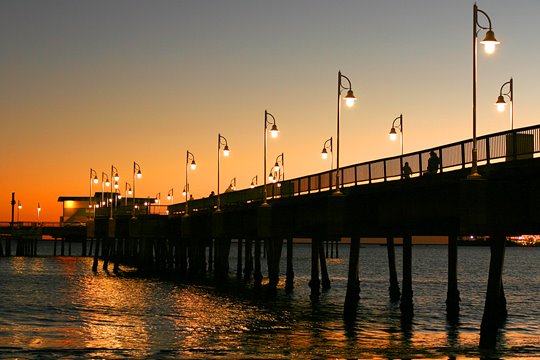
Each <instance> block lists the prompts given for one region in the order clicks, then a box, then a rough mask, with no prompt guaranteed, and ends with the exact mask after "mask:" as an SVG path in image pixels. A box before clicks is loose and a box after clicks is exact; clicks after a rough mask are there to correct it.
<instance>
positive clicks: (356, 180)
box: [354, 166, 358, 186]
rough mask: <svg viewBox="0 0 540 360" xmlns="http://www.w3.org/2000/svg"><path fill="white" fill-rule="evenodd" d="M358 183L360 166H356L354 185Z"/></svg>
mask: <svg viewBox="0 0 540 360" xmlns="http://www.w3.org/2000/svg"><path fill="white" fill-rule="evenodd" d="M357 185H358V166H355V167H354V186H357Z"/></svg>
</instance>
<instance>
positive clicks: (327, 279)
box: [318, 240, 331, 291]
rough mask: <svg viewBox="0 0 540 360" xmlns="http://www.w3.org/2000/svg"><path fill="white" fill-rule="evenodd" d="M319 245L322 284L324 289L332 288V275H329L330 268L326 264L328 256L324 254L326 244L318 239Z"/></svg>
mask: <svg viewBox="0 0 540 360" xmlns="http://www.w3.org/2000/svg"><path fill="white" fill-rule="evenodd" d="M318 245H319V260H320V263H321V285H322V290H323V291H325V290H328V289H330V287H331V286H330V277H329V276H328V268H327V266H326V256H325V254H324V246H323V242H322V240H319V241H318Z"/></svg>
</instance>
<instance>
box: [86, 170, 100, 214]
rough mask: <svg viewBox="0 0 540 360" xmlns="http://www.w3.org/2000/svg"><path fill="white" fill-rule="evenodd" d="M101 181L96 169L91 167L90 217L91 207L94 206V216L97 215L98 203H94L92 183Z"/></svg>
mask: <svg viewBox="0 0 540 360" xmlns="http://www.w3.org/2000/svg"><path fill="white" fill-rule="evenodd" d="M98 182H99V180H98V177H97V172H96V170H94V169H92V168H90V195H89V197H88V218H90V208H93V209H94V210H93V214H94V217H96V205H95V204H94V200H93V199H94V196H93V194H92V184H97V183H98Z"/></svg>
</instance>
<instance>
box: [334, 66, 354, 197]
mask: <svg viewBox="0 0 540 360" xmlns="http://www.w3.org/2000/svg"><path fill="white" fill-rule="evenodd" d="M342 80H346V81H347V84H348V86H344V85H343V83H342ZM346 89H347V94H346V95H345V97H344V99H345V104H346V105H347V106H348V107H351V106H353V105H354V102H355V101H356V97H355V96H354V93H353V91H352V85H351V80H349V78H348V77H347V76H345V75H343V74H342V73H341V71H338V86H337V147H336V148H337V156H336V191H335V192H334V194H335V195H341V181H340V176H339V127H340V126H339V120H340V117H341V93H342V92H343V90H346Z"/></svg>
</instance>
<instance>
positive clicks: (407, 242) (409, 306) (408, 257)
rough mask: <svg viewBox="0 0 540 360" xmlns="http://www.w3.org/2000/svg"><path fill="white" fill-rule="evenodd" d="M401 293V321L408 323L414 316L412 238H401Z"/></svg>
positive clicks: (409, 236) (407, 236)
mask: <svg viewBox="0 0 540 360" xmlns="http://www.w3.org/2000/svg"><path fill="white" fill-rule="evenodd" d="M402 288H403V290H402V291H403V293H402V294H401V303H400V306H399V308H400V309H401V319H402V321H404V322H410V321H411V320H412V318H413V315H414V309H413V308H414V305H413V290H412V236H411V235H404V236H403V284H402Z"/></svg>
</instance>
